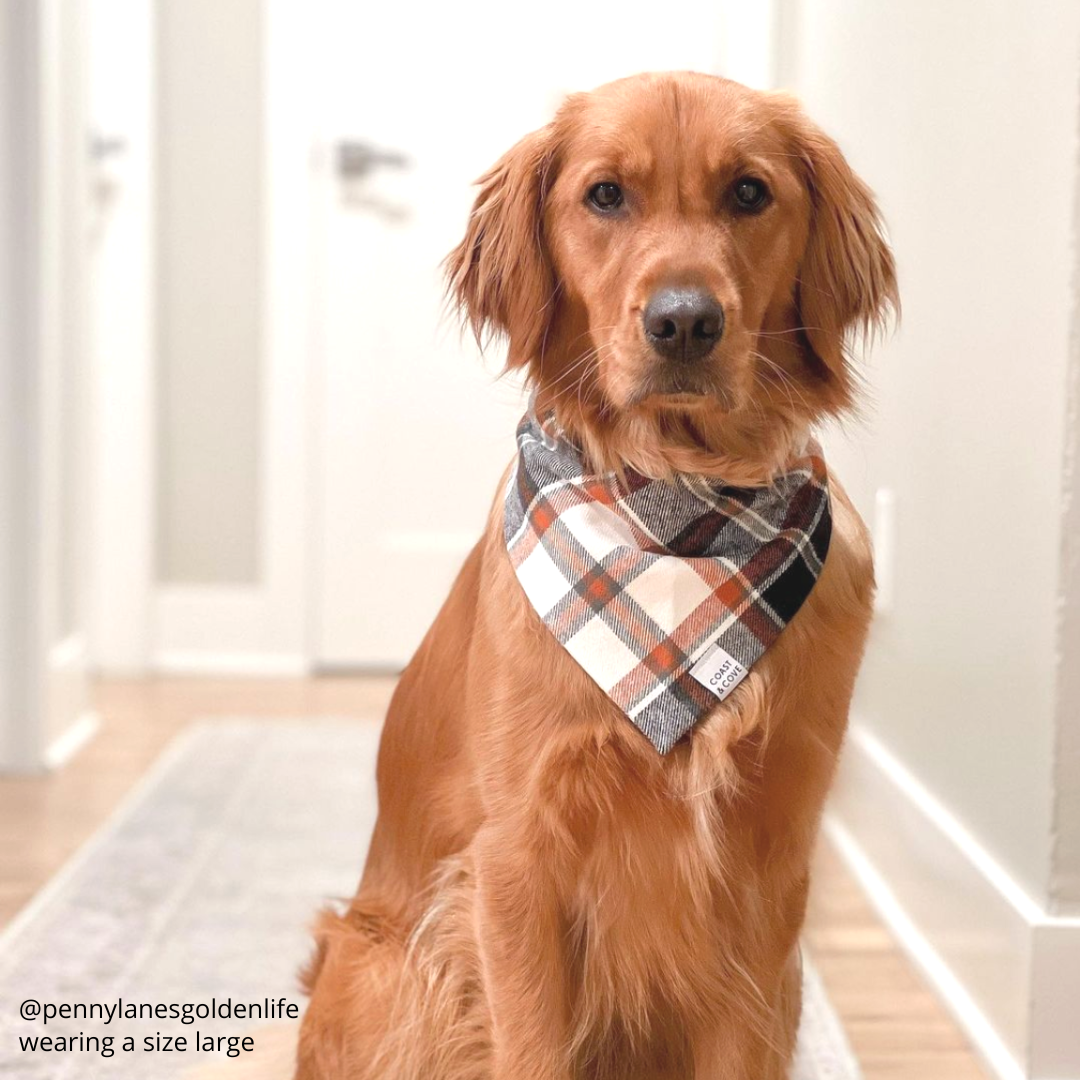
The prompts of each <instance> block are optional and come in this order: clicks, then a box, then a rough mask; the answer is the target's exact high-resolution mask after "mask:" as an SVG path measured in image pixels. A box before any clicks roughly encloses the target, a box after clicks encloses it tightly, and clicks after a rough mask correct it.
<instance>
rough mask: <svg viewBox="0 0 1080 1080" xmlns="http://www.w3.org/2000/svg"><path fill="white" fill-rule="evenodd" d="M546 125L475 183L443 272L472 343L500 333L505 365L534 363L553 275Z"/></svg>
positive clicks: (548, 133) (546, 320)
mask: <svg viewBox="0 0 1080 1080" xmlns="http://www.w3.org/2000/svg"><path fill="white" fill-rule="evenodd" d="M552 143H553V136H552V128H551V125H548V126H547V127H544V128H541V129H540V130H539V131H534V132H533V133H532V134H531V135H526V136H525V138H524V139H522V140H521V141H520V142H519V143H517V145H516V146H514V147H513V149H511V150H510V151H508V152H507V153H506V154H504V155H503V156H502V157H501V158H500V159H499V160H498V162H496V164H495V165H494V166H493V167H492V168H491V169H489V170H488V171H487V172H486V173H485V174H484V175H483V176H482V177H480V179H479V180H478V181H477V185H478V187H479V189H480V191H479V194H478V195H477V197H476V202H475V203H474V204H473V208H472V214H471V215H470V216H469V225H468V228H467V230H466V232H465V238H464V239H463V240H462V241H461V243H460V244H458V246H457V247H456V248H454V250H453V251H452V252H451V253H450V254H449V255H448V256H447V258H446V261H445V263H444V269H445V271H446V277H447V289H448V292H449V294H450V297H451V299H452V300H453V301H454V302H455V303H456V304H457V306H458V307H459V308H460V310H461V312H462V314H463V315H464V317H465V319H466V321H467V322H468V324H469V325H470V326H471V327H472V331H473V333H474V334H475V335H476V339H477V341H478V342H481V343H482V341H483V338H484V335H485V332H486V331H494V332H495V333H497V334H503V335H505V336H506V338H507V340H508V342H509V350H508V354H507V360H506V366H507V367H508V368H511V367H521V366H523V365H525V364H527V363H529V362H530V361H531V360H533V359H539V356H540V352H541V350H542V348H543V343H544V337H545V334H546V332H547V329H548V325H549V321H550V319H551V317H552V314H553V308H554V294H555V274H554V271H553V269H552V266H551V260H550V258H549V256H548V253H547V245H546V243H545V241H544V223H543V211H544V197H545V195H546V193H547V188H548V186H549V174H550V172H551V165H552V161H551V159H552Z"/></svg>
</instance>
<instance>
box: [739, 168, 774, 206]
mask: <svg viewBox="0 0 1080 1080" xmlns="http://www.w3.org/2000/svg"><path fill="white" fill-rule="evenodd" d="M734 192H735V204H736V205H737V206H738V207H739V209H740V210H760V209H761V208H762V207H763V206H764V205H765V203H766V202H767V201H768V198H769V189H768V188H767V187H766V186H765V184H764V183H763V182H762V181H761V180H756V179H755V178H754V177H752V176H743V177H740V178H739V179H738V180H736V181H735V188H734Z"/></svg>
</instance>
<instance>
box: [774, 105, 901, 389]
mask: <svg viewBox="0 0 1080 1080" xmlns="http://www.w3.org/2000/svg"><path fill="white" fill-rule="evenodd" d="M785 105H786V106H787V110H786V111H787V117H786V118H787V120H788V122H789V126H788V130H789V131H790V133H791V137H792V140H793V150H794V153H795V155H796V157H797V158H798V159H799V161H800V162H801V164H802V168H803V172H804V176H805V182H806V185H807V188H808V190H809V192H810V199H811V219H810V234H809V237H808V239H807V244H806V250H805V252H804V253H803V258H802V262H801V264H800V267H799V282H798V290H797V302H798V308H799V316H800V322H801V324H802V326H803V327H804V328H805V335H806V340H807V342H808V344H809V347H810V349H811V351H812V353H813V354H814V356H815V357H816V358H817V359H818V360H820V362H821V363H822V364H823V365H824V367H825V369H826V370H827V371H828V373H829V374H830V375H831V376H834V377H836V378H837V379H838V380H839V382H840V384H841V385H845V384H846V383H847V374H846V364H845V343H846V341H847V340H848V339H849V338H850V337H851V336H853V335H857V334H860V333H861V334H867V333H871V332H873V331H875V330H879V329H883V328H884V327H885V326H887V325H888V323H889V322H890V320H891V318H892V317H893V316H894V315H896V314H898V313H899V309H900V298H899V293H898V291H897V285H896V266H895V263H894V261H893V256H892V252H891V251H890V249H889V245H888V243H887V242H886V240H885V236H884V233H883V226H882V220H881V214H880V212H879V211H878V207H877V203H876V202H875V201H874V196H873V193H872V192H871V191H870V189H869V188H868V187H867V186H866V184H864V183H863V182H862V180H860V179H859V177H858V176H856V175H855V173H854V171H853V170H852V168H851V166H850V165H849V164H848V163H847V160H846V159H845V157H844V155H843V154H842V153H841V152H840V147H839V146H837V144H836V143H835V142H834V141H833V140H832V139H831V138H829V136H828V135H826V134H825V133H824V132H823V131H822V130H821V129H820V128H818V127H817V126H816V125H815V124H813V123H811V122H810V121H809V120H807V119H806V117H805V116H804V115H803V114H802V112H801V110H799V109H798V107H797V106H796V105H795V103H794V102H785Z"/></svg>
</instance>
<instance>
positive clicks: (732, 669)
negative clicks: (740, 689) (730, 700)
mask: <svg viewBox="0 0 1080 1080" xmlns="http://www.w3.org/2000/svg"><path fill="white" fill-rule="evenodd" d="M690 674H691V675H692V676H693V677H694V678H695V679H697V681H698V682H699V683H701V685H702V686H704V687H705V689H706V690H711V691H712V692H713V693H714V694H715V695H716V696H717V697H718V698H719V699H720V700H721V701H723V700H724V698H726V697H727V696H728V694H730V693H731V691H732V690H734V689H735V687H736V686H738V685H739V683H741V682H742V681H743V679H745V678H746V676H747V675H748V674H749V669H748V668H745V667H743V666H742V664H740V663H739V661H738V660H736V659H735V657H734V656H732V655H731V653H729V652H727V650H725V649H721V648H720V646H719V645H714V646H713V647H712V648H711V649H710V650H709V651H708V652H707V653H706V654H705V655H704V656H703V657H702V658H701V659H700V660H699V661H698V662H697V663H696V664H695V665H694V666H693V667H692V668H691V669H690Z"/></svg>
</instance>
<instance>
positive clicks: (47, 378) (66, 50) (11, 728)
mask: <svg viewBox="0 0 1080 1080" xmlns="http://www.w3.org/2000/svg"><path fill="white" fill-rule="evenodd" d="M82 55H83V50H82V23H81V20H80V19H79V13H78V11H77V10H76V7H75V6H73V7H68V6H66V5H65V4H64V3H63V0H39V2H37V0H12V2H11V3H8V4H6V5H4V6H3V8H2V9H0V73H2V74H0V146H2V147H3V153H2V154H0V334H2V335H3V338H2V340H0V344H2V348H0V511H2V516H3V520H4V528H2V529H0V768H3V769H5V770H12V771H23V772H25V771H35V770H39V769H42V768H46V767H50V766H56V765H59V764H61V763H62V762H63V761H64V760H66V758H67V757H69V756H70V755H71V754H72V753H74V752H75V750H77V749H78V748H79V746H81V745H82V743H83V742H85V741H86V739H88V738H89V737H90V736H91V735H92V734H93V732H94V731H95V729H96V727H97V718H96V716H95V715H94V714H93V712H92V711H91V710H90V707H89V692H88V680H87V668H88V650H87V642H86V634H85V617H86V605H85V595H84V589H83V585H84V570H85V563H84V562H83V561H82V556H83V554H84V543H83V540H84V534H83V526H84V524H85V503H84V499H85V484H84V470H85V464H84V463H85V452H84V451H85V445H84V444H83V440H82V436H81V431H82V420H83V418H84V409H83V405H84V400H85V399H84V396H83V394H84V392H85V385H84V384H83V383H82V380H81V379H79V378H77V377H76V379H75V380H74V381H75V382H76V383H77V384H78V385H76V386H75V387H72V385H71V379H70V378H69V377H70V376H71V374H72V372H73V371H74V372H75V373H76V376H77V375H78V373H79V371H80V365H79V364H78V360H79V358H80V355H81V351H80V350H81V346H82V344H83V331H84V327H85V323H84V318H83V317H84V314H85V295H84V289H85V280H86V279H85V274H84V272H83V271H84V265H83V263H82V261H81V259H80V255H79V253H80V250H81V241H82V232H81V230H82V226H83V225H84V218H83V210H84V204H83V202H82V192H83V190H84V189H83V186H82V181H83V176H82V172H81V169H82V164H83V162H84V160H85V153H84V147H83V142H82V139H83V131H84V125H83V121H82V114H81V108H82V104H83V95H82V93H81V86H80V79H79V74H80V63H81V58H82ZM69 395H73V396H69ZM65 406H67V408H65ZM69 410H70V411H69ZM73 416H74V420H73V423H72V426H71V427H69V428H67V429H66V431H65V429H64V424H65V421H66V420H71V419H72V417H73ZM69 438H75V439H76V440H77V442H76V444H75V445H74V452H72V448H71V445H70V444H69V443H68V441H67V440H68V439H69ZM72 466H74V468H75V470H76V471H75V474H74V475H71V474H70V473H69V475H68V481H69V484H70V489H69V490H67V491H65V486H64V470H65V467H67V468H71V467H72ZM65 499H67V500H70V501H69V502H68V509H69V510H71V511H73V513H72V516H71V517H70V518H69V520H68V521H67V522H66V523H65V520H64V517H63V510H62V509H61V505H62V504H63V503H64V501H65ZM70 553H74V555H75V556H76V558H77V559H78V560H79V561H77V562H76V563H74V564H73V569H72V575H71V578H70V579H69V581H68V588H69V594H68V596H67V598H66V606H69V607H70V613H69V614H70V615H71V619H70V622H69V623H68V625H67V626H65V625H64V623H65V621H66V620H64V617H63V608H64V606H65V599H64V597H63V596H62V590H63V582H62V580H61V578H62V575H61V574H60V572H59V566H60V561H61V559H62V558H66V557H67V556H68V555H69V554H70Z"/></svg>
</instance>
